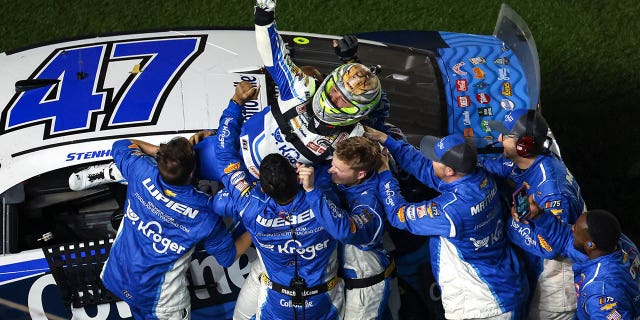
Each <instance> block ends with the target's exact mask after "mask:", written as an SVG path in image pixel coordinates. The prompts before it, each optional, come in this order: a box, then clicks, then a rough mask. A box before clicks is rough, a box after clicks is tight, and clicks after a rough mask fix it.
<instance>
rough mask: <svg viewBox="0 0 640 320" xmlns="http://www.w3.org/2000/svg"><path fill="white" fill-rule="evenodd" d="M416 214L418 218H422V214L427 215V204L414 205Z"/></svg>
mask: <svg viewBox="0 0 640 320" xmlns="http://www.w3.org/2000/svg"><path fill="white" fill-rule="evenodd" d="M416 214H417V215H418V218H423V217H424V216H426V215H427V206H425V205H421V206H419V207H416Z"/></svg>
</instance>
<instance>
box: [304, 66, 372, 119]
mask: <svg viewBox="0 0 640 320" xmlns="http://www.w3.org/2000/svg"><path fill="white" fill-rule="evenodd" d="M332 91H333V92H332ZM381 95H382V90H381V88H380V80H379V79H378V76H376V75H375V74H374V73H373V72H371V70H369V68H367V67H366V66H365V65H363V64H360V63H349V64H345V65H342V66H340V67H338V68H336V69H335V70H333V72H331V73H330V74H329V75H328V76H327V77H326V78H325V79H324V81H322V84H320V87H319V88H318V90H317V91H316V93H315V94H314V95H313V103H312V106H313V113H314V114H315V116H316V117H317V118H318V119H319V120H320V121H322V122H324V123H326V124H329V125H333V126H348V125H350V124H354V123H356V122H358V121H360V120H361V119H362V118H364V117H365V116H366V115H367V114H369V112H371V111H372V110H373V108H374V107H375V106H376V105H377V104H378V103H379V102H380V97H381ZM330 96H332V97H334V99H333V102H332V99H330ZM336 97H337V98H336ZM336 100H340V101H341V102H336ZM336 104H338V105H336Z"/></svg>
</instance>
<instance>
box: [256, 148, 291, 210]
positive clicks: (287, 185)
mask: <svg viewBox="0 0 640 320" xmlns="http://www.w3.org/2000/svg"><path fill="white" fill-rule="evenodd" d="M260 184H261V186H262V191H263V192H264V193H265V194H267V195H268V196H270V197H271V198H273V199H274V200H276V201H277V202H280V203H285V202H288V201H289V200H291V199H292V198H293V197H294V196H295V195H296V193H297V192H298V174H297V173H296V170H295V169H294V168H293V166H291V162H289V160H287V158H285V157H283V156H282V155H280V154H277V153H272V154H269V155H267V156H266V157H264V159H263V160H262V162H261V163H260Z"/></svg>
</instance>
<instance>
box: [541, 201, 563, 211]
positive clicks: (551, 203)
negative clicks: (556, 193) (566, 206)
mask: <svg viewBox="0 0 640 320" xmlns="http://www.w3.org/2000/svg"><path fill="white" fill-rule="evenodd" d="M561 205H562V200H552V201H547V202H545V203H544V208H545V209H550V208H557V207H559V206H561Z"/></svg>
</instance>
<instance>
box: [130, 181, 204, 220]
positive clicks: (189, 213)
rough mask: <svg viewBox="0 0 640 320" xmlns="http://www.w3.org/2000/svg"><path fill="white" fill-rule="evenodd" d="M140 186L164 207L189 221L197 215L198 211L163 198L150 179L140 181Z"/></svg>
mask: <svg viewBox="0 0 640 320" xmlns="http://www.w3.org/2000/svg"><path fill="white" fill-rule="evenodd" d="M142 185H143V186H144V187H145V189H147V191H148V192H149V195H151V196H152V197H153V198H155V199H156V200H158V201H160V202H164V205H165V207H167V208H169V209H171V210H173V211H175V212H177V213H180V214H181V215H183V216H186V217H189V218H191V219H193V218H195V217H196V216H197V215H198V213H199V211H198V210H197V209H193V208H191V207H189V206H187V205H184V204H182V203H179V202H175V201H173V200H171V199H169V198H167V197H165V196H164V195H163V193H162V192H160V191H159V190H158V188H157V187H156V186H155V185H154V184H153V183H151V178H146V179H144V180H143V181H142Z"/></svg>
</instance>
